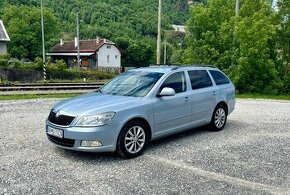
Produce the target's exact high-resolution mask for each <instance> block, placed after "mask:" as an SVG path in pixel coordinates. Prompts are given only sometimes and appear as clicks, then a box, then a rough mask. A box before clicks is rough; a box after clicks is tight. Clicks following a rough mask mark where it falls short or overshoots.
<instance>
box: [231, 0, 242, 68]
mask: <svg viewBox="0 0 290 195" xmlns="http://www.w3.org/2000/svg"><path fill="white" fill-rule="evenodd" d="M235 11H236V17H238V16H239V13H240V0H236V8H235ZM236 22H237V19H236V20H235V23H236ZM235 26H236V24H234V31H235ZM234 31H233V46H232V59H231V65H232V66H233V65H234V63H235V60H236V59H235V54H234V53H235V50H236V48H235V42H236V37H235V32H234Z"/></svg>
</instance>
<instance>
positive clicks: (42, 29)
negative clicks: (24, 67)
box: [40, 0, 46, 82]
mask: <svg viewBox="0 0 290 195" xmlns="http://www.w3.org/2000/svg"><path fill="white" fill-rule="evenodd" d="M40 7H41V11H40V13H41V35H42V63H43V81H44V82H46V66H45V46H44V22H43V2H42V0H41V1H40Z"/></svg>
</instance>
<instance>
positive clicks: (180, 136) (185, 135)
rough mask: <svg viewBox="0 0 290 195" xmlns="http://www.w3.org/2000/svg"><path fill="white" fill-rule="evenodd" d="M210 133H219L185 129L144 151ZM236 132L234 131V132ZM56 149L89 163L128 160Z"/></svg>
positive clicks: (228, 127) (231, 127)
mask: <svg viewBox="0 0 290 195" xmlns="http://www.w3.org/2000/svg"><path fill="white" fill-rule="evenodd" d="M236 123H237V121H230V122H228V124H227V125H226V126H225V128H224V130H223V131H227V132H228V133H230V132H229V131H233V130H234V129H235V128H236V127H235V126H237V125H238V126H240V125H241V124H240V125H239V124H236ZM210 133H219V132H213V131H210V127H208V126H202V127H198V128H194V129H190V130H187V131H183V132H180V133H177V134H173V135H169V136H166V137H164V138H161V139H158V140H153V141H151V142H150V144H149V146H148V147H147V148H146V150H145V151H144V153H147V152H148V153H149V152H153V151H154V150H158V149H159V148H162V147H164V146H165V145H174V144H175V143H176V142H183V141H184V140H186V139H190V138H192V137H196V136H201V135H203V134H210ZM232 133H234V132H232ZM55 151H56V152H57V153H59V154H60V155H61V156H64V157H66V158H71V159H72V160H76V161H86V162H88V163H98V162H104V161H105V162H119V161H120V160H126V159H125V158H121V157H119V156H118V155H117V154H116V153H113V152H111V153H107V152H106V153H96V152H80V151H72V150H65V149H62V148H59V147H55ZM137 159H138V157H137ZM129 160H133V159H129Z"/></svg>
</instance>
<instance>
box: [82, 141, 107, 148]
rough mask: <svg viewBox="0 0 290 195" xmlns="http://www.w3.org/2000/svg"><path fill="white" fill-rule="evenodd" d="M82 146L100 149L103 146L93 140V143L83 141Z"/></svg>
mask: <svg viewBox="0 0 290 195" xmlns="http://www.w3.org/2000/svg"><path fill="white" fill-rule="evenodd" d="M81 146H82V147H99V146H102V143H101V142H99V141H97V140H93V141H85V140H83V141H82V142H81Z"/></svg>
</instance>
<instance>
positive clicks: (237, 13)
mask: <svg viewBox="0 0 290 195" xmlns="http://www.w3.org/2000/svg"><path fill="white" fill-rule="evenodd" d="M239 13H240V0H236V16H238V15H239Z"/></svg>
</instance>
